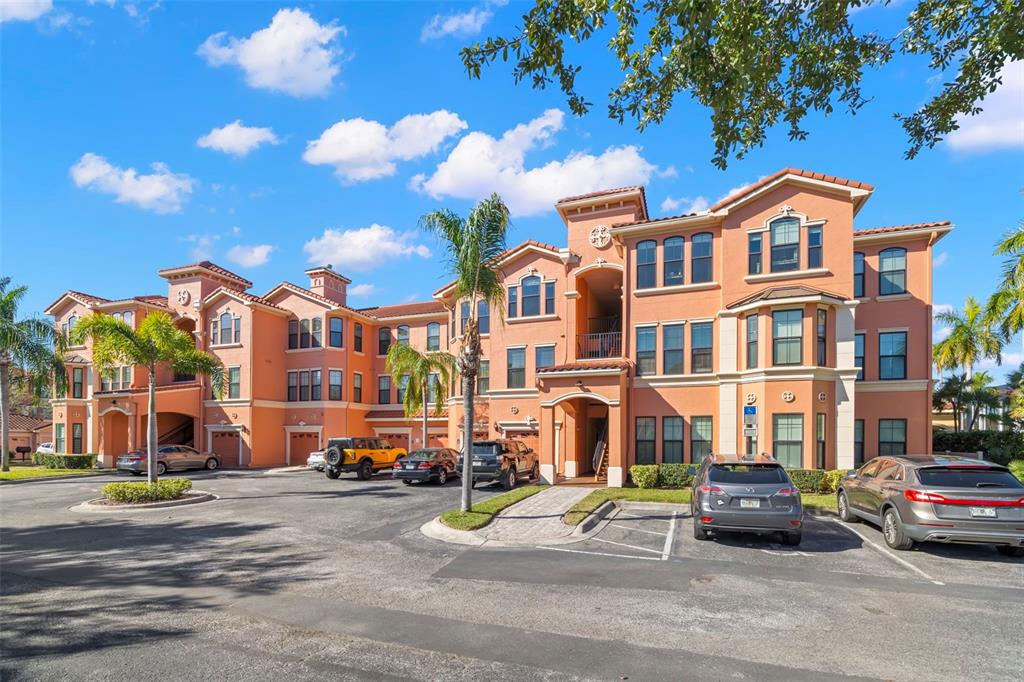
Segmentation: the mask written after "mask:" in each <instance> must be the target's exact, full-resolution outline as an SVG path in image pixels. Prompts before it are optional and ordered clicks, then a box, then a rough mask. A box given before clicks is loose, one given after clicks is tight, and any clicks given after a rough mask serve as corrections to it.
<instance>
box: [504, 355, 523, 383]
mask: <svg viewBox="0 0 1024 682" xmlns="http://www.w3.org/2000/svg"><path fill="white" fill-rule="evenodd" d="M506 379H507V386H508V388H525V387H526V349H525V348H509V349H508V376H507V377H506Z"/></svg>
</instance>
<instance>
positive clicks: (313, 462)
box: [306, 452, 324, 471]
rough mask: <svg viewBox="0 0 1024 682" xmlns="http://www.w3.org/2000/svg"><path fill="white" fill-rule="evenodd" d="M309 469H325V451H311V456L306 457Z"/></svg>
mask: <svg viewBox="0 0 1024 682" xmlns="http://www.w3.org/2000/svg"><path fill="white" fill-rule="evenodd" d="M306 468H307V469H316V470H317V471H323V470H324V453H322V452H311V453H309V457H308V458H307V459H306Z"/></svg>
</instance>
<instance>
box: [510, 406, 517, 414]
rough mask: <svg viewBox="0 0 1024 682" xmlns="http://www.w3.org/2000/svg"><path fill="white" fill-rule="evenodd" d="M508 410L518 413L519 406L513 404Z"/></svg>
mask: <svg viewBox="0 0 1024 682" xmlns="http://www.w3.org/2000/svg"><path fill="white" fill-rule="evenodd" d="M509 412H511V413H512V414H519V408H518V407H517V406H515V405H513V406H512V407H511V408H509Z"/></svg>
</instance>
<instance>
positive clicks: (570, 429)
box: [541, 391, 624, 485]
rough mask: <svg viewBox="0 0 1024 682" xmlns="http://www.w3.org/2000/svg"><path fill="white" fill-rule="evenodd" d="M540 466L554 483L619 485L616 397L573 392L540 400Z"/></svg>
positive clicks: (619, 452) (618, 436)
mask: <svg viewBox="0 0 1024 682" xmlns="http://www.w3.org/2000/svg"><path fill="white" fill-rule="evenodd" d="M542 407H543V408H544V413H543V416H544V420H543V424H542V428H541V440H542V443H541V445H542V453H543V457H542V459H543V461H542V469H543V470H544V471H546V472H547V473H546V474H545V478H547V479H548V480H550V481H552V482H554V483H581V484H595V483H597V484H603V483H607V482H608V481H609V472H610V471H611V472H612V473H613V474H614V479H615V482H614V484H615V485H621V478H620V476H621V474H620V472H621V466H622V465H621V462H622V457H623V454H624V453H623V452H622V443H621V435H622V432H623V429H622V425H621V423H620V420H621V418H622V411H621V409H620V406H619V401H618V400H617V399H613V398H609V397H608V396H605V395H602V394H601V393H595V392H590V391H576V392H570V393H565V394H563V395H561V396H559V397H557V398H555V399H553V400H551V401H548V402H545V403H542Z"/></svg>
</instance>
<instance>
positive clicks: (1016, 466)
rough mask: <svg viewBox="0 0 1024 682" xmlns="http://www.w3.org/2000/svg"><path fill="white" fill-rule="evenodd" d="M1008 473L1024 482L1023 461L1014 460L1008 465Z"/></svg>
mask: <svg viewBox="0 0 1024 682" xmlns="http://www.w3.org/2000/svg"><path fill="white" fill-rule="evenodd" d="M1009 467H1010V471H1011V472H1013V475H1014V476H1016V477H1017V479H1018V480H1019V481H1021V482H1024V459H1015V460H1013V461H1012V462H1010V464H1009Z"/></svg>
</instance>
